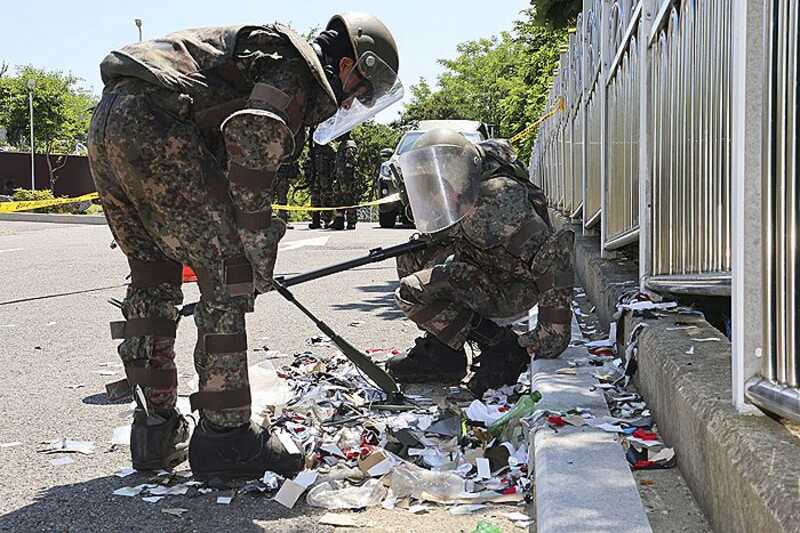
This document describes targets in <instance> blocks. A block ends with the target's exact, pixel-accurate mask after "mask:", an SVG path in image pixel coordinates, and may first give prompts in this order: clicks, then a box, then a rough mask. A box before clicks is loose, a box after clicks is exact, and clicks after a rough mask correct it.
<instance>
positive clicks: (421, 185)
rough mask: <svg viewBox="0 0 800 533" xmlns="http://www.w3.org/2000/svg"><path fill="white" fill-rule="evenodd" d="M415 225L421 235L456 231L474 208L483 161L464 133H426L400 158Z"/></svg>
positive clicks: (432, 131)
mask: <svg viewBox="0 0 800 533" xmlns="http://www.w3.org/2000/svg"><path fill="white" fill-rule="evenodd" d="M399 164H400V170H401V172H402V176H403V181H404V182H405V186H406V194H407V195H408V200H409V202H410V203H411V210H412V211H413V213H414V222H415V224H416V226H417V229H418V230H419V231H421V232H422V233H438V232H440V231H444V230H446V229H448V228H450V227H453V226H454V225H456V224H457V223H458V222H460V221H461V219H463V218H464V217H465V216H467V215H468V214H469V213H470V212H471V211H472V209H473V208H474V206H475V204H476V202H477V199H478V195H479V192H480V171H481V157H480V153H479V151H478V149H477V147H476V146H475V145H474V144H472V143H471V142H470V141H469V139H467V138H466V137H465V136H464V135H462V134H461V133H459V132H457V131H454V130H451V129H447V128H437V129H433V130H430V131H428V132H426V133H424V134H423V135H422V136H421V137H420V138H419V139H417V141H416V142H415V143H414V145H413V146H412V147H411V149H410V150H409V151H407V152H405V153H404V154H403V155H401V156H400V158H399Z"/></svg>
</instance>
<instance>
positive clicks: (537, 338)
mask: <svg viewBox="0 0 800 533" xmlns="http://www.w3.org/2000/svg"><path fill="white" fill-rule="evenodd" d="M400 166H401V169H402V173H403V179H404V181H405V184H406V188H407V191H408V196H409V200H410V201H411V207H412V209H413V211H414V221H415V223H416V226H417V229H418V230H419V231H421V232H422V233H426V234H429V235H431V238H432V239H433V245H432V246H430V247H428V248H426V249H424V250H421V251H419V252H416V253H413V254H408V255H405V256H402V257H399V258H398V259H397V270H398V273H399V275H400V277H401V280H400V287H399V289H398V290H397V292H396V293H395V296H396V299H397V302H398V305H399V306H400V308H401V309H402V310H403V312H404V313H405V314H406V315H407V316H408V317H409V318H410V319H411V320H413V321H414V322H415V323H416V324H417V325H418V326H419V327H420V328H421V329H423V330H425V331H426V332H427V334H426V335H425V336H423V337H421V338H418V339H417V340H416V344H415V346H414V347H413V348H411V349H410V350H409V351H408V352H406V353H405V354H403V355H400V356H397V357H395V358H393V359H391V360H389V362H388V368H389V370H390V371H391V373H392V374H393V375H394V377H395V378H396V379H397V380H398V381H402V382H406V383H413V382H426V381H449V380H460V379H461V378H463V377H464V375H465V370H466V368H465V367H466V354H465V352H464V343H465V342H466V341H471V342H474V343H476V344H477V345H478V348H479V349H480V352H481V353H480V357H479V359H478V365H477V367H476V368H475V375H474V376H473V377H472V378H471V380H470V382H469V384H468V386H469V388H470V390H472V391H473V392H474V393H475V394H476V395H478V396H480V395H482V394H483V392H485V391H486V390H487V389H489V388H497V387H500V386H502V385H505V384H511V383H515V382H516V380H517V378H518V377H519V374H520V372H521V371H522V370H523V369H524V367H525V365H526V364H527V363H528V361H529V360H530V357H529V354H530V355H533V356H535V357H545V358H549V357H558V356H559V355H560V354H561V352H563V351H564V349H566V347H567V345H568V344H569V340H570V321H571V317H572V313H571V309H570V303H571V297H572V285H573V277H574V276H573V270H572V259H571V258H572V256H571V250H572V244H573V239H574V235H573V234H572V232H571V231H568V230H567V231H563V232H559V233H554V232H553V229H552V227H551V226H550V220H549V217H548V214H547V201H546V198H545V196H544V193H543V192H542V191H541V189H539V188H538V187H536V186H535V185H533V184H531V183H530V182H529V181H528V173H527V170H526V169H525V167H524V165H522V164H521V163H520V162H519V161H517V159H516V157H515V155H514V154H513V151H512V149H511V145H510V144H508V143H507V142H505V141H498V140H489V141H484V142H482V143H480V144H478V145H477V146H475V145H473V144H472V143H470V142H469V141H468V140H467V139H466V138H465V137H464V136H463V135H461V134H460V133H457V132H455V131H451V130H446V129H438V130H432V131H430V132H428V133H426V134H425V135H423V136H422V137H420V139H419V140H418V141H417V142H416V143H415V144H414V148H413V149H412V150H411V151H409V152H407V153H406V154H404V155H403V156H401V158H400ZM537 303H538V304H539V322H538V324H537V326H536V328H535V329H534V330H533V331H532V332H530V333H528V334H525V335H523V336H521V337H518V336H517V334H516V333H514V332H513V331H512V330H511V328H510V326H507V325H506V326H503V325H500V324H510V323H513V322H514V321H515V320H516V319H519V318H523V317H526V316H527V313H528V310H529V309H530V308H531V307H533V306H534V305H536V304H537ZM523 346H527V347H528V351H527V352H526V350H525V349H524V348H523Z"/></svg>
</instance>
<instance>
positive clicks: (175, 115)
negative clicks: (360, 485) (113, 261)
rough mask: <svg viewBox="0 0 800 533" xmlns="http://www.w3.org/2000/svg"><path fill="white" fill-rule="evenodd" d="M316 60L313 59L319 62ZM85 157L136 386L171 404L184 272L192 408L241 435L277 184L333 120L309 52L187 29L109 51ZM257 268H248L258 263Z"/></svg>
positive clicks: (275, 224) (261, 37) (275, 227)
mask: <svg viewBox="0 0 800 533" xmlns="http://www.w3.org/2000/svg"><path fill="white" fill-rule="evenodd" d="M315 62H316V63H315ZM101 73H102V76H103V81H104V82H105V85H106V87H105V90H104V93H103V97H102V99H101V101H100V103H99V104H98V106H97V108H96V110H95V112H94V116H93V118H92V122H91V126H90V131H89V160H90V164H91V168H92V174H93V177H94V180H95V185H96V187H97V191H98V192H99V193H100V198H101V201H102V204H103V208H104V211H105V214H106V217H107V219H108V222H109V225H110V227H111V231H112V233H113V234H114V238H115V240H116V242H117V243H118V244H119V245H120V248H121V249H122V251H123V252H124V253H125V255H126V256H127V258H128V262H129V264H130V267H131V284H130V286H129V288H128V291H127V295H126V297H125V300H124V302H123V308H122V311H123V315H124V317H125V319H126V321H125V322H117V323H112V336H113V337H114V338H119V339H124V340H123V342H122V344H121V345H120V347H119V353H120V356H121V358H122V360H123V362H124V364H125V368H126V374H127V376H128V380H129V382H130V383H131V384H137V385H140V386H141V387H142V388H143V390H144V393H145V397H146V400H147V403H148V404H149V405H151V407H155V408H156V409H169V408H171V407H172V406H174V404H175V400H176V388H177V373H176V370H175V362H174V357H175V353H174V349H173V346H174V340H175V329H176V322H177V319H178V313H177V309H176V306H177V305H179V304H180V303H181V301H182V294H181V287H180V284H181V264H187V265H189V266H190V267H191V268H192V269H193V270H194V271H195V272H196V273H197V275H198V284H199V286H200V290H201V293H202V296H201V298H200V303H199V305H198V306H197V308H196V310H195V315H194V319H195V323H196V325H197V329H198V341H197V345H196V348H195V354H194V358H195V368H196V369H197V372H198V375H199V377H200V383H199V385H200V392H199V393H198V394H196V395H193V397H192V404H193V408H199V409H201V410H202V412H203V415H204V417H205V418H206V419H207V420H209V421H210V422H212V423H214V424H216V425H218V426H222V427H233V426H238V425H241V424H244V423H246V422H247V421H248V420H249V418H250V392H249V383H248V375H247V339H246V332H245V313H246V312H249V311H252V308H253V299H254V296H253V294H254V283H255V287H256V288H257V289H258V290H259V291H261V292H264V291H267V290H269V288H270V279H271V277H272V271H273V268H274V264H275V257H276V254H277V247H278V241H279V240H280V239H281V237H282V236H283V234H284V232H285V225H284V223H283V222H282V221H280V220H278V219H276V218H272V217H271V207H270V206H271V201H272V195H273V177H274V175H275V171H277V169H278V168H279V166H280V165H281V163H282V162H284V161H286V160H291V159H293V158H295V157H296V155H293V154H294V152H297V151H298V150H299V148H302V146H303V143H304V140H303V135H304V126H306V125H310V124H316V123H319V122H320V121H322V120H324V119H325V118H327V117H328V116H330V115H332V114H333V113H334V112H335V111H336V103H335V102H336V100H335V96H334V94H333V92H332V90H331V89H330V86H329V85H328V83H327V81H326V80H325V76H324V72H323V71H322V67H321V65H320V64H319V60H318V59H317V58H316V55H315V53H314V52H313V50H312V49H311V48H310V46H309V45H308V44H307V43H306V42H305V41H304V40H303V39H302V38H301V37H300V36H298V35H297V34H295V33H294V32H293V31H292V30H290V29H288V28H286V27H284V26H280V25H273V26H247V27H227V28H205V29H199V30H187V31H183V32H178V33H175V34H171V35H167V36H166V37H164V38H163V39H159V40H157V41H150V42H144V43H139V44H134V45H131V46H128V47H125V48H123V49H122V50H120V51H117V52H112V53H111V54H109V56H107V57H106V59H105V60H104V61H103V63H102V64H101ZM251 265H252V266H251Z"/></svg>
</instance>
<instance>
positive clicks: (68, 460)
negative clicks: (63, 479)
mask: <svg viewBox="0 0 800 533" xmlns="http://www.w3.org/2000/svg"><path fill="white" fill-rule="evenodd" d="M74 462H75V460H74V459H72V457H58V458H56V459H51V460H50V464H51V465H53V466H64V465H68V464H72V463H74Z"/></svg>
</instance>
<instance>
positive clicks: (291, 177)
mask: <svg viewBox="0 0 800 533" xmlns="http://www.w3.org/2000/svg"><path fill="white" fill-rule="evenodd" d="M298 174H300V167H299V165H298V164H297V162H296V161H292V162H289V163H284V164H283V165H281V168H279V169H278V173H277V174H276V175H275V199H274V202H275V203H276V204H278V205H288V203H289V186H290V185H291V184H292V183H293V182H294V181H295V178H297V175H298ZM278 218H280V219H281V220H283V221H284V222H289V212H288V211H278Z"/></svg>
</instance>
